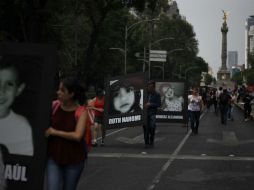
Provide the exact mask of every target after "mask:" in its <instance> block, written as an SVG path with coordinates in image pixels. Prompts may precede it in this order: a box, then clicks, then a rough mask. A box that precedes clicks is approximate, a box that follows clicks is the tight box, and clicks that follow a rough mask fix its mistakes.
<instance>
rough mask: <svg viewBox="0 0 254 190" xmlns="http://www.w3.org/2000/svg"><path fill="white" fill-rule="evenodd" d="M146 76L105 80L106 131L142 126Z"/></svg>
mask: <svg viewBox="0 0 254 190" xmlns="http://www.w3.org/2000/svg"><path fill="white" fill-rule="evenodd" d="M146 76H147V75H146V74H145V73H140V74H139V73H138V74H130V75H124V76H120V77H114V78H109V79H107V81H106V84H105V86H106V103H105V117H104V125H105V127H106V129H116V128H123V127H134V126H140V125H143V123H144V122H145V121H144V120H145V113H144V100H145V97H146V93H147V92H146V83H147V78H146Z"/></svg>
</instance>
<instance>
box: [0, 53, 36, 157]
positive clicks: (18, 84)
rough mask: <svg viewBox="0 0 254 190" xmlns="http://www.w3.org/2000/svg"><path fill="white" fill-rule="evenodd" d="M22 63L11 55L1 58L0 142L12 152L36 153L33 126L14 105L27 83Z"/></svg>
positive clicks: (22, 153) (21, 153) (28, 154)
mask: <svg viewBox="0 0 254 190" xmlns="http://www.w3.org/2000/svg"><path fill="white" fill-rule="evenodd" d="M21 67H22V65H21V64H20V63H18V60H16V59H15V58H13V57H11V56H4V57H1V58H0V130H1V133H0V144H1V145H2V146H4V147H5V148H7V150H8V152H9V153H10V154H17V155H27V156H32V155H33V154H34V147H33V137H32V128H31V126H30V123H29V122H28V120H27V118H26V117H24V116H22V115H20V114H18V113H16V112H15V111H14V110H13V109H12V106H13V104H14V102H15V99H16V98H17V97H18V96H20V95H21V94H22V92H23V91H24V89H25V88H26V84H25V83H24V81H23V80H22V71H21Z"/></svg>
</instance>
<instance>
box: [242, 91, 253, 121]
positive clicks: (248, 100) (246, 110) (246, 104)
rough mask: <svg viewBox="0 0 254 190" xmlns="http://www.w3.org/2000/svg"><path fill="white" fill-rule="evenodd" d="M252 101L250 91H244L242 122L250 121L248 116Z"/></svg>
mask: <svg viewBox="0 0 254 190" xmlns="http://www.w3.org/2000/svg"><path fill="white" fill-rule="evenodd" d="M253 99H254V97H253V96H251V94H250V91H248V90H246V93H245V95H244V96H243V102H244V105H243V108H244V121H248V120H250V118H251V117H250V114H251V111H252V108H251V101H252V100H253Z"/></svg>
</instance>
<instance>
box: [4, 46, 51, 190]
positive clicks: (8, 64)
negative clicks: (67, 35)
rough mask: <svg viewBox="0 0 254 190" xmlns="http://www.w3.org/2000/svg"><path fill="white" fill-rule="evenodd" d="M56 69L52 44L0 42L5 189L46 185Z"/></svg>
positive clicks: (37, 187) (14, 189)
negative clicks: (48, 134)
mask: <svg viewBox="0 0 254 190" xmlns="http://www.w3.org/2000/svg"><path fill="white" fill-rule="evenodd" d="M55 67H56V49H55V48H54V47H53V46H48V45H37V44H17V43H2V44H0V85H1V88H0V131H1V132H0V148H1V149H0V151H1V154H2V162H3V166H4V167H3V170H2V171H3V172H1V174H2V176H1V177H2V178H1V179H2V180H1V182H2V189H5V190H17V189H26V190H35V189H36V190H42V189H43V181H44V170H45V162H46V138H45V135H44V134H45V130H46V128H47V127H48V126H49V124H50V112H51V100H52V96H53V88H54V79H55V73H56V72H55V71H56V68H55ZM0 185H1V184H0Z"/></svg>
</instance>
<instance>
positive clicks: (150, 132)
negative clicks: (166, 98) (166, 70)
mask: <svg viewBox="0 0 254 190" xmlns="http://www.w3.org/2000/svg"><path fill="white" fill-rule="evenodd" d="M160 106H161V96H160V94H159V93H158V92H156V91H155V82H154V81H149V82H148V100H147V103H145V108H146V109H147V123H146V125H143V130H144V140H145V148H148V147H153V146H154V136H155V130H156V113H157V109H158V108H159V107H160Z"/></svg>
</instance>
